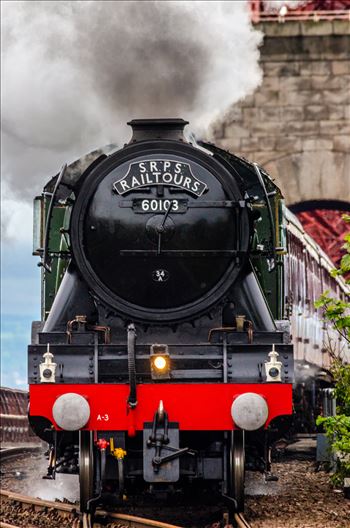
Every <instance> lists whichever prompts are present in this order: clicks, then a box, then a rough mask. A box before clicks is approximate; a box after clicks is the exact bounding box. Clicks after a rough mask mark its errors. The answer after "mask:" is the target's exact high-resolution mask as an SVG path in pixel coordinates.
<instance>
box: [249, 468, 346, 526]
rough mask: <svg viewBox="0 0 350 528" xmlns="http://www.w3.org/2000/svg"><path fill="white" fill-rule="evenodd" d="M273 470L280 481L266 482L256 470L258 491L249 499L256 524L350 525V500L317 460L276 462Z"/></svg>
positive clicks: (250, 510) (253, 520) (251, 518)
mask: <svg viewBox="0 0 350 528" xmlns="http://www.w3.org/2000/svg"><path fill="white" fill-rule="evenodd" d="M273 472H274V473H275V474H277V475H278V476H279V481H278V482H277V483H275V482H271V483H268V484H264V482H263V478H262V477H260V476H258V475H257V474H255V488H254V494H252V495H253V496H248V497H247V500H246V517H247V518H248V519H249V521H250V523H251V525H252V528H350V501H349V500H347V499H345V498H344V495H343V493H342V492H339V491H338V490H334V489H333V488H332V487H331V485H330V484H329V475H328V473H326V472H324V471H319V472H317V471H316V464H315V463H314V462H313V461H310V460H304V461H303V460H288V461H284V462H280V463H275V464H273ZM259 485H260V487H261V489H262V490H264V493H262V492H260V493H259ZM268 488H270V491H268ZM247 492H248V493H249V487H248V490H247ZM270 492H271V494H270Z"/></svg>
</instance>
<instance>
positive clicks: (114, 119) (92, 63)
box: [1, 0, 262, 388]
mask: <svg viewBox="0 0 350 528" xmlns="http://www.w3.org/2000/svg"><path fill="white" fill-rule="evenodd" d="M261 43H262V34H261V33H260V32H258V31H255V30H254V29H253V28H252V26H251V23H250V18H249V12H248V7H247V3H246V1H234V2H220V1H217V2H206V1H203V2H199V1H196V2H185V1H182V2H177V1H168V2H163V1H160V2H157V1H152V2H145V1H143V2H133V1H126V2H123V1H119V2H114V1H110V2H99V1H98V2H95V1H89V2H87V1H85V2H84V1H74V2H72V1H64V0H63V1H59V2H55V1H51V2H40V1H31V0H27V1H24V2H23V1H2V2H1V49H2V60H1V70H2V71H1V77H2V91H1V111H2V112H1V113H2V122H1V154H2V155H1V205H2V207H1V250H2V251H1V284H2V289H1V351H2V362H1V375H2V378H1V379H2V381H1V383H2V385H5V386H12V387H18V388H24V387H25V386H26V377H27V374H26V369H27V366H26V362H27V359H26V355H27V351H26V348H27V345H28V344H29V343H30V332H31V321H32V320H38V319H39V318H40V270H39V268H38V267H37V263H38V257H33V256H31V251H32V201H33V198H34V196H35V195H39V194H40V193H41V190H42V187H43V185H44V183H45V182H46V181H47V180H48V179H50V177H51V176H52V175H54V174H56V173H57V172H58V171H59V169H60V167H61V166H62V164H63V163H65V162H68V163H69V162H71V161H74V160H75V159H77V158H79V157H80V156H83V155H84V154H86V153H87V152H90V151H91V150H93V149H95V148H98V147H102V146H104V145H107V144H110V143H116V144H119V145H122V144H123V143H124V142H126V141H128V139H129V135H130V133H129V132H128V130H127V127H126V125H125V123H126V122H127V121H128V120H130V119H133V118H140V117H183V118H185V119H188V120H190V122H191V130H193V131H194V132H195V133H196V135H197V137H198V136H199V137H203V136H205V134H206V131H207V129H208V127H209V125H210V123H211V122H212V120H214V119H216V118H217V117H218V116H220V115H224V113H225V112H226V111H227V110H228V109H229V107H230V105H231V104H232V103H235V102H237V101H238V100H240V99H242V98H243V97H245V96H246V95H249V94H250V93H252V91H254V89H255V88H256V87H257V86H258V85H259V84H260V82H261V78H262V73H261V70H260V67H259V46H260V45H261Z"/></svg>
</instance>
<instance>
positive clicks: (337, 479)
mask: <svg viewBox="0 0 350 528" xmlns="http://www.w3.org/2000/svg"><path fill="white" fill-rule="evenodd" d="M332 374H333V376H334V380H335V397H336V399H337V414H336V416H327V417H324V416H319V417H318V418H317V421H316V423H317V425H321V426H323V428H324V431H325V433H326V436H327V437H328V438H329V440H330V443H331V449H332V452H333V453H334V454H335V457H336V471H335V473H334V475H333V477H332V481H333V483H334V484H335V485H342V484H343V481H344V478H345V477H350V365H349V364H343V363H342V362H341V360H340V359H336V360H334V361H333V365H332Z"/></svg>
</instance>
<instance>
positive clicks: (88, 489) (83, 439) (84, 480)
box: [79, 431, 94, 512]
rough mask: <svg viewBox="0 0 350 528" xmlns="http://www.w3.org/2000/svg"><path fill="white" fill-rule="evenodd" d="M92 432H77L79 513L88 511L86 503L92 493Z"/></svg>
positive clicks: (91, 496)
mask: <svg viewBox="0 0 350 528" xmlns="http://www.w3.org/2000/svg"><path fill="white" fill-rule="evenodd" d="M93 447H94V443H93V433H92V431H80V432H79V487H80V511H81V512H87V511H88V503H89V501H90V500H91V499H92V498H93V492H94V466H93V460H94V458H93V457H94V451H93Z"/></svg>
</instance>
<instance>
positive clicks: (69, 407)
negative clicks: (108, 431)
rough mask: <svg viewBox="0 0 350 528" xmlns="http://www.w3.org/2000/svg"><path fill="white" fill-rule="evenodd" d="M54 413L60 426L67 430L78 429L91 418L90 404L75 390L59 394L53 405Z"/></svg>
mask: <svg viewBox="0 0 350 528" xmlns="http://www.w3.org/2000/svg"><path fill="white" fill-rule="evenodd" d="M52 414H53V417H54V420H55V422H56V423H57V425H58V427H60V428H61V429H64V430H65V431H78V430H79V429H81V428H82V427H84V426H85V425H86V424H87V422H88V420H89V418H90V405H89V404H88V402H87V401H86V399H85V398H84V397H83V396H81V395H80V394H76V393H75V392H67V393H66V394H62V396H59V397H58V398H57V400H56V401H55V403H54V404H53V407H52Z"/></svg>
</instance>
